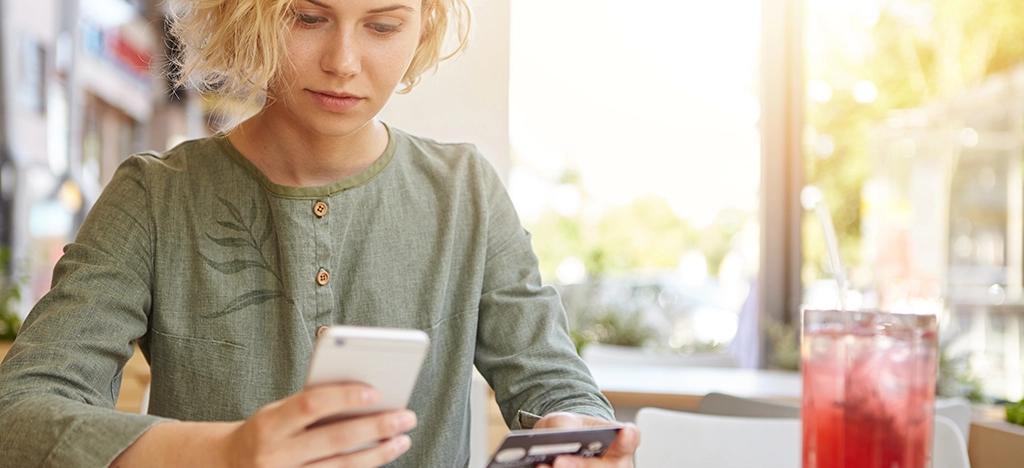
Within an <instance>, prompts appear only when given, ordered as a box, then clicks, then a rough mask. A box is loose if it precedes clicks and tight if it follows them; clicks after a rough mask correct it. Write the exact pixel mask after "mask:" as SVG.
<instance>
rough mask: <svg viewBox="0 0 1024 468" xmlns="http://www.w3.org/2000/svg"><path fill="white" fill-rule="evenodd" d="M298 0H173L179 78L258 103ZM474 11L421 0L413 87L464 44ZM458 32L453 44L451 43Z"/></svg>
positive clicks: (408, 76) (458, 0)
mask: <svg viewBox="0 0 1024 468" xmlns="http://www.w3.org/2000/svg"><path fill="white" fill-rule="evenodd" d="M295 1H296V0H169V3H170V6H171V8H170V10H171V14H170V18H171V27H170V33H171V35H173V36H174V37H175V38H176V39H177V40H178V42H179V43H180V45H181V49H182V54H181V55H179V56H178V57H177V58H174V59H173V60H174V61H175V65H176V66H178V67H180V70H181V74H180V75H179V77H178V79H177V81H178V82H177V83H175V85H176V86H183V85H185V84H187V83H191V84H193V85H194V86H195V87H196V88H198V89H199V90H200V91H202V92H212V93H213V94H216V95H219V96H225V97H234V98H237V99H241V100H242V101H243V102H244V103H245V104H246V105H253V104H256V103H257V102H259V101H260V100H261V99H263V98H264V97H265V95H266V89H267V86H268V85H270V84H271V83H272V82H273V81H274V79H275V78H276V77H277V75H278V71H279V70H281V68H282V66H284V65H285V64H287V61H288V60H287V52H286V50H285V44H286V39H287V35H288V34H289V30H290V24H291V21H292V18H291V15H292V6H293V4H294V3H295ZM470 19H471V13H470V9H469V5H468V4H467V3H466V0H423V29H422V34H421V36H420V43H419V46H418V47H417V48H416V53H415V55H414V56H413V59H412V63H411V64H410V65H409V68H408V69H407V70H406V72H405V75H404V76H403V77H402V81H401V82H402V84H403V85H404V86H405V87H404V88H403V89H402V90H400V91H399V93H408V92H409V91H411V90H412V88H413V87H415V86H416V85H417V84H418V83H419V81H420V77H421V76H422V75H423V73H425V72H426V71H428V70H436V69H437V66H438V64H439V63H440V62H441V61H443V60H447V59H449V58H452V57H454V56H455V55H457V54H458V53H459V52H461V51H462V50H464V49H465V47H466V42H467V40H468V39H469V25H470ZM450 39H451V40H453V42H454V44H455V45H454V47H453V48H452V49H451V50H449V51H447V52H446V51H445V50H444V49H445V44H446V43H448V42H449V40H450Z"/></svg>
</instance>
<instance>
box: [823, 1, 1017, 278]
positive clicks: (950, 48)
mask: <svg viewBox="0 0 1024 468" xmlns="http://www.w3.org/2000/svg"><path fill="white" fill-rule="evenodd" d="M818 3H820V2H818ZM810 5H812V6H811V8H810V10H809V15H808V17H807V21H808V27H809V29H810V30H811V31H814V30H815V28H816V27H820V25H822V24H823V23H826V22H828V21H829V20H835V19H836V18H829V17H828V16H829V14H830V13H832V12H829V11H828V10H827V9H825V10H823V11H822V12H817V11H816V10H815V8H814V7H813V5H814V3H811V4H810ZM1022 38H1024V2H1021V1H1020V0H905V1H899V2H883V6H882V8H881V11H880V16H879V18H878V21H877V23H875V24H874V26H873V27H871V28H870V30H869V31H867V33H866V34H865V35H864V36H857V37H851V36H850V35H848V34H842V33H839V32H835V31H831V30H828V28H821V29H820V30H818V31H815V32H812V33H811V35H809V36H808V39H807V41H808V44H807V47H808V48H812V47H813V48H814V49H815V50H819V51H823V53H819V54H811V55H810V56H809V57H808V66H807V79H808V80H822V81H824V82H826V83H828V84H829V85H830V86H831V87H832V89H833V90H834V93H833V94H832V97H831V99H829V100H828V101H827V102H824V103H819V102H808V104H807V106H806V109H807V110H806V112H807V114H806V116H805V118H806V122H807V124H808V129H809V131H808V132H807V133H808V134H807V135H805V136H806V137H807V138H806V148H805V154H807V155H808V156H807V157H805V159H804V161H805V167H804V177H805V183H806V184H807V185H814V186H816V187H818V188H820V189H821V190H822V191H823V192H824V196H825V200H826V202H827V203H828V205H829V207H830V209H831V213H832V218H833V220H834V222H835V224H836V231H837V233H838V237H839V241H840V244H841V245H840V250H841V251H842V255H843V258H844V260H846V263H847V265H850V266H854V267H856V266H858V265H860V264H861V261H860V258H859V257H860V236H861V225H860V221H861V220H860V216H861V188H862V187H863V186H864V182H865V181H866V180H867V178H868V177H869V176H870V175H871V171H872V168H871V154H872V148H870V146H869V142H870V139H869V138H868V136H869V131H870V129H871V128H872V126H873V125H875V124H876V123H877V122H879V121H882V120H884V119H885V118H886V116H887V114H888V112H889V111H891V110H895V109H909V108H916V107H920V106H923V105H926V104H928V103H930V102H935V101H939V100H942V99H946V98H950V97H952V96H954V95H955V94H956V93H959V92H961V91H963V90H965V89H967V88H969V87H971V86H974V85H977V84H978V83H980V82H981V81H982V80H983V79H984V78H986V77H988V76H991V75H994V74H998V73H1000V72H1003V71H1006V70H1008V69H1010V68H1012V67H1014V66H1016V65H1019V64H1022V63H1024V40H1022ZM860 80H866V81H870V82H872V83H874V85H875V86H876V87H877V89H878V96H877V99H875V100H874V101H873V102H870V103H860V102H857V101H856V100H855V99H854V95H853V93H852V91H851V89H852V85H853V83H854V82H856V81H860ZM819 135H828V136H829V137H831V141H833V142H834V148H833V151H831V153H830V154H828V152H826V154H819V151H818V149H817V148H816V142H817V138H816V137H817V136H819ZM803 234H804V235H803V238H804V239H805V242H804V259H805V266H804V270H803V272H804V283H805V284H806V283H808V282H810V281H813V280H814V279H816V278H822V277H829V274H827V273H826V272H824V271H822V268H823V266H824V265H823V264H822V263H821V262H820V260H821V259H822V258H824V252H825V248H824V244H823V243H822V242H821V241H820V237H821V228H820V227H819V225H818V224H817V220H816V219H815V218H814V214H813V213H808V214H807V215H806V216H805V219H804V223H803ZM864 267H865V268H868V269H870V267H871V266H870V265H864ZM855 286H856V285H855Z"/></svg>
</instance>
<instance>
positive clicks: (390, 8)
mask: <svg viewBox="0 0 1024 468" xmlns="http://www.w3.org/2000/svg"><path fill="white" fill-rule="evenodd" d="M306 1H307V2H309V3H312V4H314V5H316V6H318V7H320V8H324V9H328V10H330V9H331V7H330V5H327V4H325V3H322V2H320V1H318V0H306ZM395 10H407V11H412V12H415V11H416V9H415V8H413V7H410V6H408V5H399V4H395V5H391V6H386V7H381V8H374V9H372V10H370V11H369V13H371V14H377V13H387V12H389V11H395Z"/></svg>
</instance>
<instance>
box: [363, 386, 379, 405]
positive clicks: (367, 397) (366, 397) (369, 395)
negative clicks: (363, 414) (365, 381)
mask: <svg viewBox="0 0 1024 468" xmlns="http://www.w3.org/2000/svg"><path fill="white" fill-rule="evenodd" d="M376 398H377V392H375V391H373V390H372V389H369V388H367V389H365V390H363V403H373V401H374V400H375V399H376Z"/></svg>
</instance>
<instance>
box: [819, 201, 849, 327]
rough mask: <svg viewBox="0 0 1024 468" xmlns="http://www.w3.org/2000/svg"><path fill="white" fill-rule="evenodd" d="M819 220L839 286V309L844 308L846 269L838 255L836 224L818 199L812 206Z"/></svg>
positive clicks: (823, 203) (843, 309) (833, 272)
mask: <svg viewBox="0 0 1024 468" xmlns="http://www.w3.org/2000/svg"><path fill="white" fill-rule="evenodd" d="M814 211H815V212H816V213H817V215H818V221H820V222H821V229H822V230H823V231H825V248H826V249H827V250H828V258H829V262H830V263H832V274H833V275H834V276H835V278H836V283H837V285H838V286H839V310H842V311H845V310H846V269H845V268H843V259H842V258H841V257H840V256H839V242H838V241H837V240H836V226H835V224H833V223H832V215H831V214H829V212H828V207H827V206H825V202H824V201H819V202H818V204H817V205H816V206H815V207H814Z"/></svg>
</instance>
